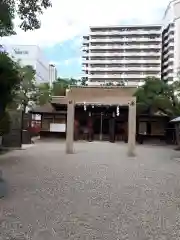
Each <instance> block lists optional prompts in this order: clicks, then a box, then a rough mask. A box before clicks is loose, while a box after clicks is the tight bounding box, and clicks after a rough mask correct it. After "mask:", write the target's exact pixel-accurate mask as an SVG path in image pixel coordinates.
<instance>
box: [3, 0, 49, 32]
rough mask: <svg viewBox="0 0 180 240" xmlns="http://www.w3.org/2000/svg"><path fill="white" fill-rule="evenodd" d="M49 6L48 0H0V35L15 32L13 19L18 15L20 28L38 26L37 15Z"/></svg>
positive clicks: (26, 28)
mask: <svg viewBox="0 0 180 240" xmlns="http://www.w3.org/2000/svg"><path fill="white" fill-rule="evenodd" d="M50 6H51V2H50V0H19V1H18V3H17V1H15V0H1V1H0V36H1V37H2V36H8V35H13V34H15V32H14V25H13V20H14V17H15V16H17V15H18V17H19V19H20V20H21V24H20V28H21V29H23V30H24V31H27V30H34V29H38V28H40V19H39V16H40V15H41V14H42V13H43V10H44V9H47V8H48V7H50Z"/></svg>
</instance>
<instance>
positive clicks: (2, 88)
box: [0, 52, 21, 119]
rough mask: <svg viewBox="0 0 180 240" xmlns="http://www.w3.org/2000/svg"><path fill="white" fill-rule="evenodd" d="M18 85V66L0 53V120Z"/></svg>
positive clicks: (19, 78) (19, 76) (19, 81)
mask: <svg viewBox="0 0 180 240" xmlns="http://www.w3.org/2000/svg"><path fill="white" fill-rule="evenodd" d="M20 83H21V75H20V71H19V64H18V63H17V62H15V61H13V60H12V59H11V58H10V57H9V56H8V55H7V54H6V53H3V52H0V119H1V118H2V117H3V115H4V113H5V110H6V107H7V105H8V104H10V103H11V102H12V101H13V98H14V96H15V94H16V92H17V90H18V89H19V87H20Z"/></svg>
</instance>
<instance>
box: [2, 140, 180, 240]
mask: <svg viewBox="0 0 180 240" xmlns="http://www.w3.org/2000/svg"><path fill="white" fill-rule="evenodd" d="M64 148H65V145H64V143H59V142H57V141H54V142H38V143H37V144H35V145H33V146H32V147H29V148H28V149H26V150H21V151H13V152H10V153H8V154H6V155H4V156H1V158H0V169H2V170H3V175H4V178H5V179H6V181H7V182H8V185H9V194H8V196H7V197H6V198H4V199H1V200H0V240H1V239H2V240H25V239H32V240H59V239H60V240H65V239H70V240H76V239H79V240H91V239H93V240H95V239H98V240H118V239H119V240H125V239H126V240H156V239H157V240H178V239H180V230H179V229H180V161H178V158H173V155H174V152H173V150H171V149H170V148H165V147H156V146H154V147H152V146H143V145H141V146H138V148H137V157H136V158H128V157H127V156H126V150H127V145H124V144H111V143H100V142H95V143H77V144H76V145H75V148H76V153H75V154H73V155H66V154H65V153H64ZM179 154H180V153H179Z"/></svg>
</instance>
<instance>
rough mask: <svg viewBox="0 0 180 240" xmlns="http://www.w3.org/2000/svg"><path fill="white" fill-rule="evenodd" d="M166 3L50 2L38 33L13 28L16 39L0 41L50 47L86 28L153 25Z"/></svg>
mask: <svg viewBox="0 0 180 240" xmlns="http://www.w3.org/2000/svg"><path fill="white" fill-rule="evenodd" d="M168 2H169V0H158V1H157V0H151V1H150V0H107V1H104V0H91V1H84V0H76V1H73V0H61V1H60V0H52V5H53V7H52V8H51V9H48V10H46V11H45V12H44V14H43V15H42V16H41V22H42V26H41V29H39V30H36V31H33V32H30V31H29V32H26V33H25V32H23V31H21V30H20V29H18V28H17V35H16V36H12V37H7V38H3V40H2V41H3V42H5V43H7V44H8V43H9V44H12V43H13V44H16V43H17V44H39V45H43V46H49V47H51V46H53V45H55V44H58V43H60V42H63V41H66V40H70V39H73V38H74V37H76V36H79V35H82V34H83V33H85V32H87V30H88V28H89V26H97V25H112V24H121V23H134V22H137V23H155V22H157V21H158V22H159V21H160V20H161V19H162V16H163V11H164V9H165V8H166V6H167V4H168ZM158 9H161V11H158ZM162 9H163V11H162ZM16 22H17V23H18V21H16Z"/></svg>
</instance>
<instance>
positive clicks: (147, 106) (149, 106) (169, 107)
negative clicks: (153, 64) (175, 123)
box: [135, 77, 180, 116]
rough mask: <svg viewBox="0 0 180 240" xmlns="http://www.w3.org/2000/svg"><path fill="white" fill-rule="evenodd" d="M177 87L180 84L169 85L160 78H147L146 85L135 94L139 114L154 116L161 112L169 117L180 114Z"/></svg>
mask: <svg viewBox="0 0 180 240" xmlns="http://www.w3.org/2000/svg"><path fill="white" fill-rule="evenodd" d="M177 86H180V84H179V83H173V84H172V85H168V84H167V83H165V82H163V81H162V80H160V79H158V78H154V77H151V78H147V79H146V81H145V84H144V85H143V86H141V87H139V88H138V89H137V91H136V93H135V96H136V99H137V110H138V112H140V113H141V112H146V113H148V114H152V113H153V112H157V111H161V112H163V113H165V114H167V115H168V116H175V115H177V114H180V105H179V101H178V99H177V95H176V94H175V91H176V89H177ZM179 89H180V87H179Z"/></svg>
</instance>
